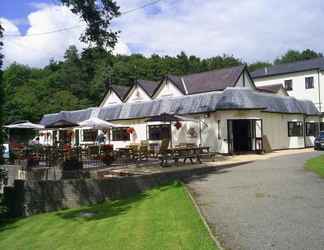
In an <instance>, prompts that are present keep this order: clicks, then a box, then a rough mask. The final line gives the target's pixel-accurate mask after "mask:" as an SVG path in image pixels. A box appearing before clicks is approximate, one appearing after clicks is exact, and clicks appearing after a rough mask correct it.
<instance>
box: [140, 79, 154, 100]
mask: <svg viewBox="0 0 324 250" xmlns="http://www.w3.org/2000/svg"><path fill="white" fill-rule="evenodd" d="M136 82H137V84H138V85H139V86H141V87H142V88H143V89H144V91H145V92H146V93H147V94H148V95H149V96H150V97H152V96H153V94H154V92H155V90H156V88H157V87H158V86H159V83H158V82H155V81H148V80H137V81H136Z"/></svg>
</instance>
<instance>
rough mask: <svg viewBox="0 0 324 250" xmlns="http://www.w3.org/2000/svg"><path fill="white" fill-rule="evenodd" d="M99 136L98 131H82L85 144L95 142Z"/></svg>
mask: <svg viewBox="0 0 324 250" xmlns="http://www.w3.org/2000/svg"><path fill="white" fill-rule="evenodd" d="M97 136H98V130H97V129H83V130H82V141H83V142H95V141H96V139H97Z"/></svg>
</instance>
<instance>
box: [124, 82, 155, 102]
mask: <svg viewBox="0 0 324 250" xmlns="http://www.w3.org/2000/svg"><path fill="white" fill-rule="evenodd" d="M150 100H152V98H151V97H150V96H149V95H148V94H147V93H146V91H145V90H144V89H143V88H142V87H141V86H140V85H138V84H134V85H133V87H131V89H130V91H129V92H128V94H127V95H126V97H125V99H124V101H125V102H128V103H129V102H139V101H150Z"/></svg>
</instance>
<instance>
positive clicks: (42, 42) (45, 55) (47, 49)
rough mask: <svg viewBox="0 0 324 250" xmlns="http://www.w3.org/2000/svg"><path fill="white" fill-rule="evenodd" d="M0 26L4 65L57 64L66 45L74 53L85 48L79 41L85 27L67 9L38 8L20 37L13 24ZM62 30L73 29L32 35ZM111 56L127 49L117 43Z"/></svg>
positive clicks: (40, 6) (7, 22)
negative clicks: (75, 47)
mask: <svg viewBox="0 0 324 250" xmlns="http://www.w3.org/2000/svg"><path fill="white" fill-rule="evenodd" d="M0 22H1V23H2V25H3V26H4V28H5V32H4V37H5V38H4V48H3V52H4V55H5V59H4V65H8V64H10V63H12V62H14V61H16V62H19V63H22V64H28V65H30V66H34V67H42V66H44V65H46V64H47V63H48V62H49V60H50V59H51V58H54V59H56V60H60V59H62V58H63V55H64V52H65V50H66V49H67V48H68V47H69V46H70V45H76V46H77V48H78V49H82V48H84V47H86V46H87V45H86V44H83V43H81V42H80V41H79V37H80V34H81V33H82V32H83V31H84V28H85V24H84V22H83V21H81V20H80V18H79V17H78V16H76V15H74V14H73V13H72V12H71V11H70V10H69V9H68V8H67V7H64V6H55V5H38V6H37V10H36V11H35V12H32V13H30V14H29V15H28V23H29V25H30V27H29V28H28V30H27V32H26V34H25V35H23V34H21V33H20V31H19V29H18V28H17V26H16V25H15V24H14V22H12V21H10V20H7V19H4V18H1V19H0ZM62 27H76V28H74V29H69V30H66V31H63V32H57V33H53V34H48V35H42V36H34V35H32V34H39V33H44V32H48V31H52V30H57V29H60V28H62ZM115 53H120V54H127V53H129V51H128V48H127V46H126V45H125V44H123V43H122V42H120V43H119V44H118V46H116V49H115Z"/></svg>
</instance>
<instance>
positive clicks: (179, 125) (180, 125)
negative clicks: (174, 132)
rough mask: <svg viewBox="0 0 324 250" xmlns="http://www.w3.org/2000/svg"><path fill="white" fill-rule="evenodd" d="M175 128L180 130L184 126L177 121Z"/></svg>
mask: <svg viewBox="0 0 324 250" xmlns="http://www.w3.org/2000/svg"><path fill="white" fill-rule="evenodd" d="M174 126H175V127H176V129H178V130H179V129H180V128H181V127H182V124H181V122H179V121H177V122H176V123H175V124H174Z"/></svg>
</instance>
